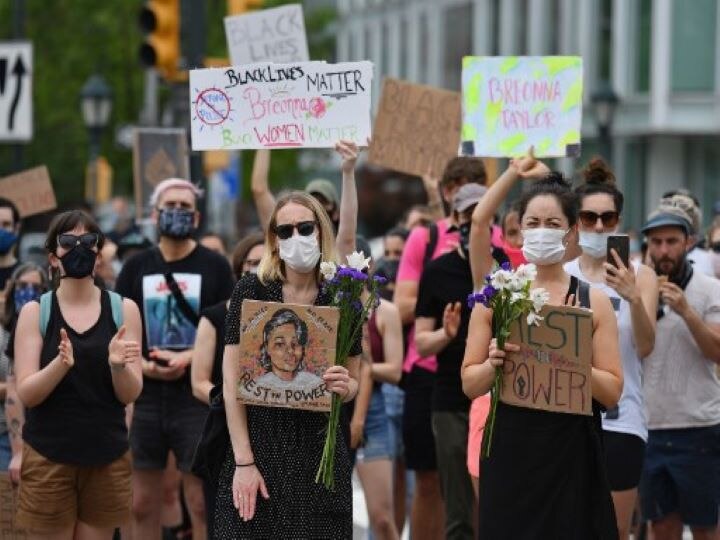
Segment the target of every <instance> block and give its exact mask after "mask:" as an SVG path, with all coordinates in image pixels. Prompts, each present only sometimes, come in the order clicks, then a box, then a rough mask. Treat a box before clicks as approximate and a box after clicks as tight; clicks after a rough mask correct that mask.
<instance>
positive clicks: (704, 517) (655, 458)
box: [640, 425, 720, 527]
mask: <svg viewBox="0 0 720 540" xmlns="http://www.w3.org/2000/svg"><path fill="white" fill-rule="evenodd" d="M640 491H641V501H642V511H643V514H644V517H645V518H647V519H650V520H658V519H661V518H662V517H664V516H667V515H668V514H670V513H672V512H678V513H679V514H680V516H681V518H682V520H683V523H685V524H686V525H689V526H691V527H715V526H716V525H717V523H718V504H720V425H716V426H710V427H700V428H688V429H662V430H651V431H650V433H649V437H648V443H647V453H646V455H645V466H644V469H643V475H642V479H641V481H640Z"/></svg>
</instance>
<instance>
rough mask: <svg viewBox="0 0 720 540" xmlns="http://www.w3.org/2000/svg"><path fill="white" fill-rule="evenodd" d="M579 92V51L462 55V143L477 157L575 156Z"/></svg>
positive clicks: (579, 109)
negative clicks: (529, 153)
mask: <svg viewBox="0 0 720 540" xmlns="http://www.w3.org/2000/svg"><path fill="white" fill-rule="evenodd" d="M582 93H583V64H582V58H581V57H579V56H466V57H465V58H463V70H462V95H463V100H462V101H463V119H462V140H463V143H464V144H465V143H466V142H467V143H470V142H472V145H473V147H474V151H473V153H474V155H476V156H488V157H516V156H518V155H521V154H524V153H525V152H527V150H528V148H530V146H534V147H535V155H536V156H538V157H574V156H579V155H580V124H581V121H582Z"/></svg>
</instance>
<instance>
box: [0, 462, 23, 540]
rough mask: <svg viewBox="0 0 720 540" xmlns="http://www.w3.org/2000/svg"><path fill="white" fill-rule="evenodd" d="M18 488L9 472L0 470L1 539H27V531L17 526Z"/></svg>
mask: <svg viewBox="0 0 720 540" xmlns="http://www.w3.org/2000/svg"><path fill="white" fill-rule="evenodd" d="M16 508H17V488H16V487H15V486H13V484H12V482H11V481H10V476H9V475H8V473H7V472H0V539H2V540H25V539H26V538H28V536H27V534H25V531H23V530H21V529H18V528H17V527H15V510H16Z"/></svg>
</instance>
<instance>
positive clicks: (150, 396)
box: [130, 379, 209, 472]
mask: <svg viewBox="0 0 720 540" xmlns="http://www.w3.org/2000/svg"><path fill="white" fill-rule="evenodd" d="M146 382H147V379H146ZM208 413H209V409H208V406H207V405H205V404H204V403H202V402H201V401H198V400H197V399H195V397H194V396H193V395H192V390H191V388H190V385H189V384H188V383H187V382H161V383H160V384H158V383H157V382H156V381H152V382H150V383H149V384H148V388H146V389H143V393H142V395H141V396H140V399H138V400H137V402H136V403H135V409H134V412H133V419H132V424H131V426H130V449H131V450H132V457H133V467H134V468H136V469H139V470H163V469H164V468H165V466H166V464H167V458H168V453H169V452H170V451H171V450H172V452H173V454H175V459H176V460H177V464H178V469H179V470H180V471H182V472H190V468H191V466H192V459H193V455H194V454H195V447H196V446H197V443H198V440H199V439H200V435H201V434H202V430H203V425H204V424H205V419H206V418H207V415H208Z"/></svg>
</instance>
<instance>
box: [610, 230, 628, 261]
mask: <svg viewBox="0 0 720 540" xmlns="http://www.w3.org/2000/svg"><path fill="white" fill-rule="evenodd" d="M613 249H614V250H615V252H616V253H617V254H618V256H619V257H620V260H621V261H622V263H623V264H624V265H625V268H630V237H629V236H627V235H626V234H619V235H613V236H609V237H608V242H607V262H608V264H612V265H613V266H617V261H616V260H615V257H613V254H612V251H611V250H613Z"/></svg>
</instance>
